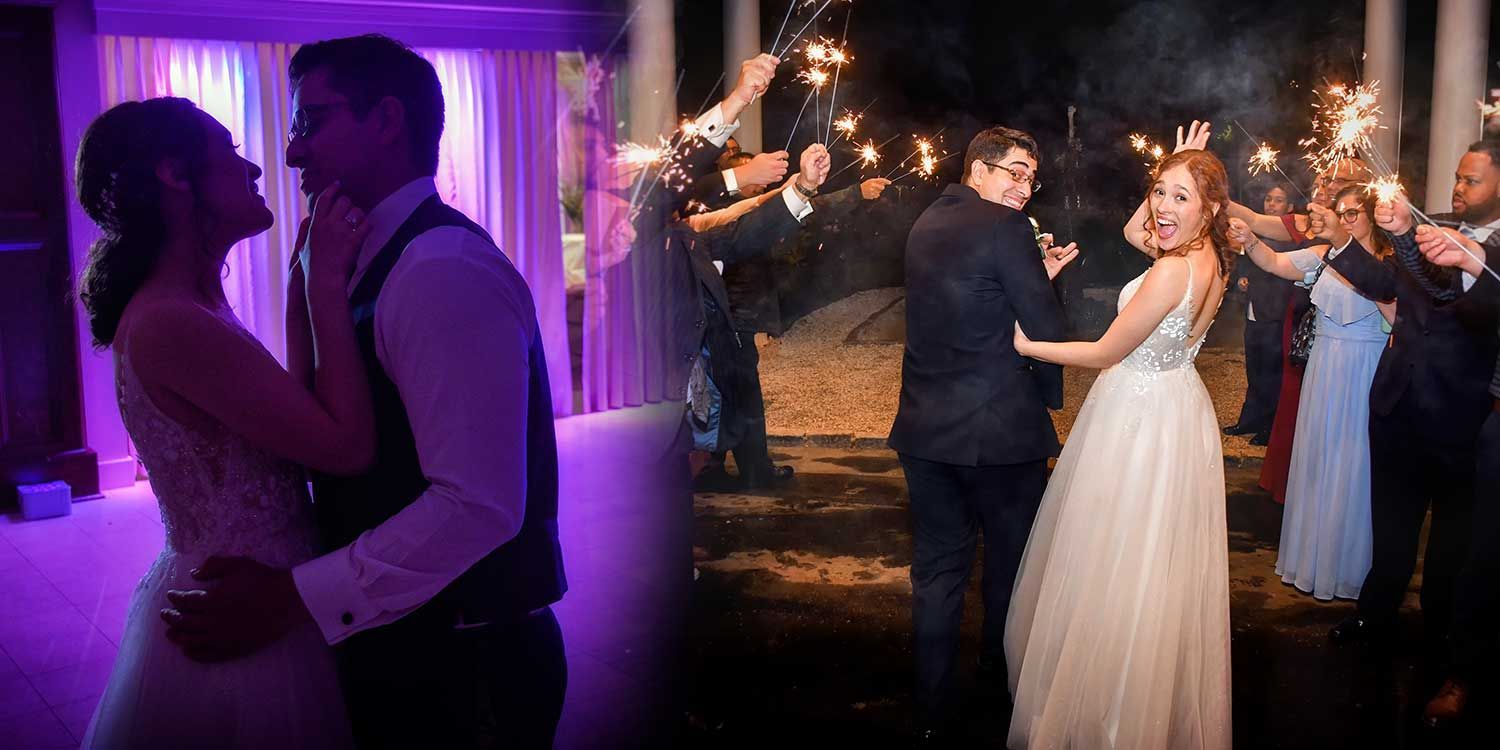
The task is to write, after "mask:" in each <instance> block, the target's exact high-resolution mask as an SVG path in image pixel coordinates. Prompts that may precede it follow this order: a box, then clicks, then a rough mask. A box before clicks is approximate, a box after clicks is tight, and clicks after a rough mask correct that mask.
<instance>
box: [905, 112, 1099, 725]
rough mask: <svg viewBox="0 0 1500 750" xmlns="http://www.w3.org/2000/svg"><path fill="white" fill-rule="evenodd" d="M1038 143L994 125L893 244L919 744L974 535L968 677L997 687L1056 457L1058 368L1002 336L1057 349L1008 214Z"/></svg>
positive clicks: (1048, 309) (1027, 181) (950, 653)
mask: <svg viewBox="0 0 1500 750" xmlns="http://www.w3.org/2000/svg"><path fill="white" fill-rule="evenodd" d="M1039 160H1040V159H1039V154H1038V152H1037V147H1036V141H1035V140H1033V139H1032V137H1031V136H1030V135H1027V134H1026V133H1023V132H1020V131H1017V130H1012V129H1010V128H1005V127H998V126H997V127H992V128H989V129H988V130H985V131H983V132H981V133H980V134H979V135H977V136H975V137H974V140H973V141H971V142H970V143H969V147H968V150H967V152H966V153H965V155H964V162H965V166H964V175H963V181H962V183H961V184H956V185H949V186H948V188H947V189H946V190H944V191H943V194H942V196H941V197H939V198H938V199H937V200H936V201H934V202H933V204H932V205H931V206H929V207H928V208H927V210H926V211H924V212H923V213H922V215H921V216H920V217H918V219H917V221H916V223H915V225H913V226H912V230H911V234H910V235H909V237H908V238H907V244H906V291H907V297H906V337H907V340H906V351H905V356H904V359H903V361H902V368H901V401H900V406H899V409H898V410H897V413H896V420H895V424H894V425H893V426H892V427H891V435H890V441H889V443H890V446H891V448H892V449H894V450H895V451H896V452H897V453H898V454H899V455H900V459H901V466H902V468H903V470H904V471H905V473H906V483H907V489H908V492H909V494H910V497H911V518H912V539H913V545H914V549H913V554H912V565H911V581H912V594H913V603H912V620H913V629H914V631H915V652H916V673H917V674H916V676H917V685H916V703H917V706H916V707H917V734H918V741H919V742H921V743H924V744H935V743H938V742H941V741H942V738H943V735H944V733H945V725H946V724H947V723H948V722H950V721H951V719H952V717H953V714H954V710H953V709H954V705H953V704H954V696H953V695H952V693H953V689H952V683H953V670H954V662H955V660H956V657H957V650H958V641H959V624H960V620H961V618H962V615H963V599H964V589H965V586H966V584H967V582H968V579H969V571H970V569H971V568H972V567H973V563H974V555H975V545H976V542H977V541H978V537H979V534H980V532H981V530H982V531H983V534H984V539H985V555H984V578H983V589H984V607H985V622H984V643H983V655H982V657H981V669H982V670H983V671H984V672H985V673H987V675H989V676H991V677H998V678H1000V679H1003V675H1005V674H1006V667H1005V657H1004V645H1003V641H1004V630H1005V617H1006V613H1007V610H1009V608H1010V594H1011V588H1012V587H1013V585H1014V582H1015V576H1016V569H1017V567H1018V566H1019V565H1020V560H1021V553H1022V552H1023V551H1024V549H1025V545H1026V539H1027V537H1028V536H1029V535H1030V532H1031V524H1032V521H1033V520H1034V519H1035V517H1036V512H1037V508H1038V506H1039V504H1040V502H1041V498H1042V491H1043V490H1044V489H1045V486H1046V481H1047V480H1046V478H1047V459H1048V458H1051V457H1054V456H1056V455H1057V454H1058V448H1059V444H1058V441H1057V433H1056V431H1055V430H1054V429H1053V426H1052V419H1051V416H1050V415H1049V414H1048V409H1049V408H1051V409H1057V408H1060V407H1061V406H1062V368H1060V367H1057V366H1055V365H1050V364H1044V363H1041V362H1036V361H1033V360H1028V359H1025V358H1023V357H1021V356H1020V355H1019V354H1017V353H1016V351H1015V346H1014V326H1015V324H1016V322H1017V321H1019V322H1020V323H1021V325H1022V327H1024V328H1025V329H1026V331H1027V332H1028V333H1030V332H1031V331H1033V330H1035V331H1037V336H1040V337H1041V339H1042V340H1046V341H1059V340H1062V339H1063V337H1064V333H1065V331H1064V328H1065V326H1064V319H1063V314H1062V307H1061V305H1060V304H1059V302H1058V299H1057V295H1056V293H1055V292H1054V291H1053V289H1052V284H1051V281H1050V277H1053V276H1055V275H1056V273H1057V272H1058V271H1059V270H1061V268H1062V266H1063V265H1066V263H1067V262H1068V261H1071V260H1072V258H1074V257H1077V248H1076V246H1075V245H1071V244H1070V245H1068V246H1066V247H1063V248H1057V249H1056V250H1055V251H1052V252H1053V253H1055V255H1054V254H1049V256H1048V259H1047V261H1046V262H1045V263H1044V260H1043V254H1042V252H1041V251H1040V249H1039V247H1038V244H1037V241H1036V236H1035V234H1034V233H1033V229H1032V226H1031V222H1030V221H1029V220H1028V219H1027V217H1026V214H1024V213H1022V212H1021V211H1022V209H1023V208H1025V206H1026V203H1027V201H1029V200H1030V198H1031V195H1032V193H1033V192H1034V191H1035V189H1036V188H1037V182H1036V169H1037V163H1038V161H1039Z"/></svg>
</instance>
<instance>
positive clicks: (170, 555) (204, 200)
mask: <svg viewBox="0 0 1500 750" xmlns="http://www.w3.org/2000/svg"><path fill="white" fill-rule="evenodd" d="M260 174H261V170H260V169H259V168H258V167H256V166H255V165H254V164H252V163H250V162H248V161H246V160H244V159H243V158H241V157H240V156H239V155H238V154H237V153H236V152H235V146H234V144H233V142H232V141H231V139H230V136H229V133H228V131H226V130H225V129H224V127H223V126H221V125H220V124H219V123H217V122H216V121H214V120H213V118H211V117H209V116H208V115H206V114H204V113H203V112H202V111H200V110H198V109H197V108H196V107H195V106H194V105H193V104H192V103H191V102H189V101H187V100H184V99H168V98H163V99H152V100H147V101H144V102H128V103H125V104H121V105H119V106H117V107H115V108H113V109H111V110H109V111H108V112H105V113H104V114H103V115H101V116H100V117H99V119H98V120H96V121H95V122H94V123H93V124H92V125H91V126H90V127H89V130H88V132H87V133H86V134H85V135H84V138H83V143H82V145H81V146H80V149H79V159H78V193H79V200H80V201H81V202H82V204H83V206H84V208H85V210H86V211H87V212H88V214H89V216H90V217H91V218H92V219H94V221H95V222H97V223H98V224H99V226H100V228H101V230H102V238H101V239H100V240H99V241H98V242H96V243H95V245H94V247H93V248H92V249H91V251H90V254H89V262H88V267H87V269H86V270H85V272H84V275H83V280H82V283H81V292H80V297H81V299H82V301H83V303H84V306H85V307H86V308H87V312H88V317H89V325H90V328H91V332H92V334H93V338H94V341H95V344H96V345H98V346H108V347H110V348H111V349H112V350H113V352H114V355H115V368H116V385H117V389H118V395H119V401H120V410H121V413H122V416H123V417H124V421H125V426H126V429H127V430H128V431H129V433H130V437H131V440H132V441H133V442H134V443H135V446H136V449H137V451H138V454H139V457H140V459H141V461H142V462H143V463H144V464H145V466H146V468H147V469H148V471H149V472H150V475H151V487H152V490H153V491H154V492H155V493H156V497H157V499H158V502H159V503H160V507H161V516H162V521H163V525H164V526H165V527H166V545H165V548H164V549H163V550H162V553H161V556H160V557H158V558H157V560H156V562H155V564H153V565H152V566H151V569H150V570H149V571H148V572H147V573H146V575H145V577H144V578H142V579H141V582H140V584H139V585H138V586H137V588H136V590H135V592H134V594H133V595H132V598H131V602H130V609H129V614H128V618H127V621H126V626H125V631H124V635H123V637H122V639H121V642H120V644H119V645H120V649H119V655H118V656H117V657H116V661H115V665H114V670H113V672H112V673H111V675H110V678H109V682H108V685H107V686H106V688H105V692H104V695H103V697H102V698H101V700H100V702H99V706H98V708H97V709H96V711H95V714H94V717H93V720H92V722H91V723H90V725H89V729H88V733H87V735H86V737H85V739H84V743H83V744H84V747H86V748H108V749H109V750H119V749H121V748H169V747H170V748H209V747H212V748H247V749H248V748H272V747H274V748H277V750H292V749H295V748H339V747H350V746H352V740H351V737H350V733H349V725H348V720H347V717H346V715H345V711H344V704H343V699H342V695H341V693H340V689H339V684H338V676H337V672H336V671H335V665H334V660H333V654H332V651H331V650H330V649H329V647H328V646H327V645H326V644H325V643H324V641H323V638H322V635H321V633H320V632H319V631H318V629H317V627H316V626H315V625H314V624H312V622H311V621H310V620H307V619H305V618H304V619H302V620H301V621H300V622H299V621H298V620H296V619H294V618H290V617H288V618H287V623H288V624H287V626H286V627H285V628H284V632H283V634H282V635H281V637H279V638H278V639H276V640H275V641H273V642H271V643H269V644H266V645H264V646H263V647H260V648H258V649H256V650H254V651H253V652H252V653H249V654H248V655H244V656H238V657H237V658H229V657H231V656H234V655H232V654H225V653H216V652H214V651H212V650H208V649H205V648H204V647H203V646H202V645H201V644H195V643H194V642H193V640H192V638H191V636H190V635H189V636H187V637H184V638H178V639H174V640H169V639H168V636H167V630H168V625H167V622H166V621H165V619H164V618H170V617H171V612H170V611H167V609H166V608H168V607H169V606H170V605H169V603H168V599H167V596H166V594H167V591H168V590H173V589H192V588H200V587H201V586H202V584H201V583H198V582H196V581H195V580H194V578H193V570H194V568H195V567H197V566H198V565H200V564H202V562H203V561H204V559H205V558H207V557H208V556H209V555H243V556H246V557H250V558H253V559H255V560H258V561H260V562H262V563H265V564H268V565H272V566H276V567H278V568H289V567H291V566H292V565H294V564H296V563H299V562H302V561H305V560H307V559H309V558H311V557H313V556H314V555H315V554H317V553H318V551H319V550H318V546H317V541H316V533H315V530H314V527H313V523H312V518H311V507H310V505H309V500H308V496H307V484H306V481H305V479H304V476H303V471H302V465H306V466H312V467H314V468H318V469H320V470H324V471H330V472H340V471H343V472H349V471H355V470H358V469H359V468H360V465H361V464H362V463H368V462H369V461H370V460H371V457H372V456H373V452H374V448H373V442H374V437H373V432H374V427H373V415H372V412H371V407H370V404H369V394H368V392H367V390H366V387H365V385H364V384H365V378H364V376H363V374H362V371H361V364H360V361H359V358H358V353H357V348H356V343H355V339H354V331H353V324H352V322H351V319H350V315H349V311H348V305H347V302H346V299H345V298H344V296H343V286H344V284H346V283H347V281H348V277H349V267H350V266H352V263H353V258H354V253H355V252H356V250H357V248H358V243H359V241H360V240H361V239H362V238H363V235H364V233H365V230H363V229H362V228H360V226H359V224H360V217H359V216H357V215H349V210H348V208H347V201H343V203H336V202H334V201H333V200H331V199H330V198H331V197H330V196H329V195H327V194H325V195H324V196H320V200H319V209H320V210H319V211H317V212H315V215H316V219H314V220H313V221H312V222H311V223H310V225H309V224H304V225H303V231H304V237H310V240H309V243H308V244H309V245H310V246H311V247H314V248H316V249H315V251H313V252H312V257H314V258H315V259H316V260H315V261H314V262H312V263H311V264H310V270H309V271H308V272H307V279H308V280H307V282H306V283H305V284H304V283H303V281H302V275H301V273H300V272H297V273H295V274H294V282H293V284H292V291H293V292H294V293H295V294H294V295H293V299H294V303H293V304H291V305H290V307H292V308H293V309H294V310H303V313H302V314H305V315H307V316H309V317H310V318H311V325H312V329H313V333H314V337H315V339H316V342H317V356H318V362H317V375H316V377H315V378H314V377H312V376H311V375H310V372H311V369H312V368H311V365H310V364H309V363H307V362H303V361H298V360H301V359H305V356H302V355H297V354H294V355H293V357H292V359H293V362H292V365H293V370H294V372H299V373H301V375H302V377H294V376H293V375H292V374H290V373H288V372H287V371H286V370H283V369H282V368H281V366H280V365H279V364H278V363H277V362H276V360H275V359H274V358H273V357H272V356H271V355H270V354H269V353H268V352H267V351H266V350H265V349H264V348H263V347H262V346H261V345H260V343H259V342H258V341H256V339H255V338H254V337H253V336H252V335H251V334H250V333H249V332H248V331H246V330H245V329H244V327H243V326H242V325H241V324H240V323H239V321H238V320H237V319H236V318H235V316H234V314H233V313H232V312H231V311H230V310H229V305H228V303H227V301H226V300H225V297H224V291H223V286H222V282H221V268H222V265H223V262H224V258H225V257H226V255H227V254H228V252H229V249H230V247H231V246H232V245H233V244H234V243H235V242H237V241H239V240H241V239H243V238H245V237H250V236H253V235H255V234H258V233H260V232H262V231H265V229H267V228H268V227H270V226H271V222H272V216H271V213H270V211H269V210H267V208H266V205H265V201H264V200H263V199H262V198H261V197H260V195H259V194H258V193H257V191H256V186H255V180H256V179H257V178H258V177H259V176H260ZM302 243H303V238H301V237H299V240H298V245H299V246H301V245H302ZM304 290H305V291H304ZM303 296H305V297H306V300H307V301H306V305H305V308H304V307H303V305H301V304H300V299H301V297H303ZM294 348H295V347H294ZM294 623H297V624H294ZM257 645H259V644H257Z"/></svg>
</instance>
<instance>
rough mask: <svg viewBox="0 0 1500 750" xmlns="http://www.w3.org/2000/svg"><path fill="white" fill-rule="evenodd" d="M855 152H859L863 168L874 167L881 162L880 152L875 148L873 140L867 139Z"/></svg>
mask: <svg viewBox="0 0 1500 750" xmlns="http://www.w3.org/2000/svg"><path fill="white" fill-rule="evenodd" d="M855 153H857V154H859V161H860V164H861V167H860V168H861V169H863V168H865V167H873V166H875V165H876V164H879V163H880V152H879V151H877V150H876V149H875V141H873V140H869V141H865V143H864V145H863V146H860V147H859V148H858V149H857V150H856V152H855Z"/></svg>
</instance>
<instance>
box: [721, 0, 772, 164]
mask: <svg viewBox="0 0 1500 750" xmlns="http://www.w3.org/2000/svg"><path fill="white" fill-rule="evenodd" d="M761 44H762V42H761V40H760V0H724V93H726V94H727V93H729V90H730V89H731V88H732V87H733V86H734V82H735V81H736V80H738V79H739V76H740V63H742V62H744V61H746V60H748V59H750V58H752V57H754V56H756V55H758V54H760V52H761ZM720 98H722V97H720ZM760 112H761V106H760V99H756V100H755V103H753V104H751V105H750V106H748V107H746V108H745V111H744V112H742V113H741V114H740V129H739V130H738V131H736V132H735V134H734V139H735V140H736V141H739V143H740V148H743V149H744V150H746V151H751V152H755V153H760V150H761V142H760V132H761V131H760Z"/></svg>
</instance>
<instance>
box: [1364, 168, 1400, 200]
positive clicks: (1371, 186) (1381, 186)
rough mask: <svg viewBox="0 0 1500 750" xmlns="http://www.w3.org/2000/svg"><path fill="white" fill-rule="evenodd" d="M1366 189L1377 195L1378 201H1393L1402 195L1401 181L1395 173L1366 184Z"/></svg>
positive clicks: (1370, 193)
mask: <svg viewBox="0 0 1500 750" xmlns="http://www.w3.org/2000/svg"><path fill="white" fill-rule="evenodd" d="M1365 191H1366V192H1367V193H1368V194H1369V195H1373V196H1375V200H1376V202H1379V203H1391V202H1394V201H1395V200H1396V199H1397V198H1400V197H1401V181H1400V180H1399V179H1397V177H1396V176H1395V175H1389V176H1387V177H1381V178H1378V179H1376V180H1375V181H1374V182H1370V183H1368V184H1366V185H1365Z"/></svg>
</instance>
